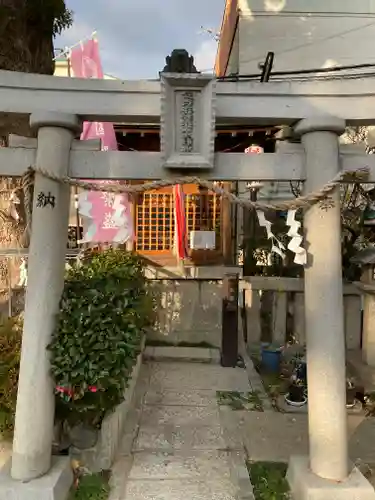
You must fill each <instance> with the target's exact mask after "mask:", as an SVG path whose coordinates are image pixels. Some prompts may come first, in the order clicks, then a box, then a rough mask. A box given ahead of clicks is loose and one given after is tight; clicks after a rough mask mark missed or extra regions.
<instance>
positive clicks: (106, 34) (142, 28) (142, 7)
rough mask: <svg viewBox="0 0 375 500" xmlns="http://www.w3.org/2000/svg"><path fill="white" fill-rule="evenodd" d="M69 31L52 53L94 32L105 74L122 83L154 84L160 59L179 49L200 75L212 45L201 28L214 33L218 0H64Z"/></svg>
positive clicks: (219, 10)
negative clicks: (70, 15)
mask: <svg viewBox="0 0 375 500" xmlns="http://www.w3.org/2000/svg"><path fill="white" fill-rule="evenodd" d="M66 4H67V6H68V7H69V8H70V9H72V10H73V12H74V25H73V26H72V28H70V29H69V30H67V31H65V32H64V33H63V34H62V36H61V37H58V38H57V39H56V40H55V47H57V48H64V47H67V46H71V45H73V44H75V43H77V42H78V41H79V40H81V39H84V38H86V37H88V36H90V34H91V33H92V32H93V31H94V30H96V31H97V38H98V40H99V44H100V52H101V57H102V62H103V68H104V72H105V73H109V74H111V75H114V76H117V77H120V78H123V79H141V78H156V77H157V76H158V72H159V71H160V70H161V69H162V68H163V66H164V61H165V57H166V56H167V55H168V54H170V52H171V51H172V50H173V49H174V48H185V49H187V50H188V51H189V52H190V53H191V54H192V55H194V57H195V62H196V65H197V68H198V69H199V70H200V71H203V70H210V69H211V68H213V65H214V59H215V53H216V43H215V41H214V40H213V39H212V38H211V37H210V36H209V35H208V34H206V33H202V30H201V26H202V25H203V26H204V27H205V28H210V29H214V30H218V29H219V28H220V24H221V19H222V15H223V9H224V0H66Z"/></svg>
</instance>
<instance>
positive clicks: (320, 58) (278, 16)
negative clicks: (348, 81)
mask: <svg viewBox="0 0 375 500" xmlns="http://www.w3.org/2000/svg"><path fill="white" fill-rule="evenodd" d="M238 3H239V5H238V7H239V11H240V20H239V45H240V50H239V71H240V73H242V74H244V73H258V72H259V67H258V64H259V63H261V62H263V61H264V59H265V57H266V54H267V52H268V51H273V52H275V63H274V70H276V71H278V70H279V71H284V70H299V69H310V68H322V67H328V66H333V65H335V64H336V65H355V64H361V63H369V62H373V43H372V42H373V40H374V38H375V0H356V1H352V0H314V1H309V2H307V1H306V0H239V2H238Z"/></svg>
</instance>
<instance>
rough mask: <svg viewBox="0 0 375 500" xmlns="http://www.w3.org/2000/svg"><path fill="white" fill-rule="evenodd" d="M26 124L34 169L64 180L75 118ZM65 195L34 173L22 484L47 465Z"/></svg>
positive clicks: (22, 389) (20, 422)
mask: <svg viewBox="0 0 375 500" xmlns="http://www.w3.org/2000/svg"><path fill="white" fill-rule="evenodd" d="M30 124H31V127H32V128H33V129H34V130H37V131H38V150H37V156H36V166H37V167H41V168H44V169H46V170H48V171H50V172H51V173H53V174H56V175H60V176H66V175H67V174H68V169H69V159H70V148H71V143H72V140H73V139H74V137H75V136H76V134H77V133H78V132H79V131H80V129H81V124H80V121H79V120H78V118H77V117H76V116H74V115H67V114H62V113H41V114H38V115H32V116H31V121H30ZM69 194H70V189H69V186H66V185H63V184H59V183H57V182H54V181H51V180H49V179H47V178H45V177H43V176H41V175H38V174H36V177H35V187H34V204H33V220H32V233H31V242H30V249H29V259H28V263H29V266H28V287H27V292H26V306H25V316H24V329H23V339H22V355H21V367H20V376H19V386H18V398H17V411H16V422H15V433H14V442H13V456H12V467H11V475H12V478H13V479H16V480H20V481H23V482H24V481H30V480H32V479H35V478H38V477H40V476H42V475H44V474H46V473H47V472H48V471H49V469H50V467H51V451H52V439H53V425H54V390H53V385H52V380H51V377H50V364H49V356H48V353H47V351H46V347H47V345H48V343H49V342H50V339H51V334H52V331H53V328H54V326H55V315H56V313H57V311H58V307H59V301H60V297H61V293H62V289H63V285H64V269H65V253H66V243H67V235H68V224H69ZM7 498H8V497H7Z"/></svg>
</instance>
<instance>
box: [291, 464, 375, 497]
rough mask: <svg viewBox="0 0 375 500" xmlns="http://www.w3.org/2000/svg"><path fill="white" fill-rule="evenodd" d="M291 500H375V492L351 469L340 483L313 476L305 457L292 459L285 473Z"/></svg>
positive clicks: (362, 477) (358, 473) (355, 469)
mask: <svg viewBox="0 0 375 500" xmlns="http://www.w3.org/2000/svg"><path fill="white" fill-rule="evenodd" d="M287 480H288V482H289V485H290V488H291V491H292V494H293V499H296V500H375V491H374V488H373V487H372V486H371V484H370V483H369V482H368V481H367V479H365V477H364V476H363V475H362V474H361V473H360V471H359V470H358V469H357V468H356V467H353V469H352V470H351V472H350V474H349V475H348V477H347V478H346V479H344V480H343V481H341V482H337V481H330V480H328V479H323V478H321V477H319V476H316V475H315V474H313V473H312V472H311V470H310V468H309V459H308V458H307V457H298V456H296V457H292V458H291V459H290V462H289V468H288V472H287Z"/></svg>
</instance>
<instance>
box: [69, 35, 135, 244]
mask: <svg viewBox="0 0 375 500" xmlns="http://www.w3.org/2000/svg"><path fill="white" fill-rule="evenodd" d="M70 64H71V69H72V71H73V74H74V76H75V77H77V78H93V79H102V78H103V77H104V74H103V68H102V65H101V61H100V55H99V45H98V42H97V40H88V41H87V42H85V43H83V44H81V45H80V46H79V47H77V48H75V49H73V50H72V52H71V56H70ZM98 138H99V139H100V140H101V146H102V151H117V140H116V134H115V130H114V127H113V124H111V123H107V122H103V123H102V122H95V123H90V122H85V123H84V125H83V132H82V135H81V140H87V139H98ZM104 182H107V183H111V181H102V183H104ZM79 205H80V213H81V215H82V216H84V217H86V218H88V219H89V220H90V223H89V225H88V228H87V231H86V232H85V235H84V238H83V242H97V243H107V242H116V243H125V242H126V241H128V240H131V239H133V233H134V230H133V221H132V216H131V210H130V203H129V199H128V196H127V195H126V194H121V195H111V194H110V193H100V192H95V191H90V192H89V193H84V194H83V195H81V196H80V200H79Z"/></svg>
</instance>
